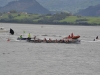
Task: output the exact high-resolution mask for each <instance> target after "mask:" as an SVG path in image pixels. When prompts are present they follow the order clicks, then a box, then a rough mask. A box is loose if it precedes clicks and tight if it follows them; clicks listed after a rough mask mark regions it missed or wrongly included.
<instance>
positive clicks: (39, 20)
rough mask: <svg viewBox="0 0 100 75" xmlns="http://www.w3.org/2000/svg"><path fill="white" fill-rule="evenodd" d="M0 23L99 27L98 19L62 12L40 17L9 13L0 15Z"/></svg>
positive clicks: (99, 18) (14, 12)
mask: <svg viewBox="0 0 100 75" xmlns="http://www.w3.org/2000/svg"><path fill="white" fill-rule="evenodd" d="M0 22H4V23H31V24H60V25H100V17H84V16H74V15H72V14H70V13H64V12H61V13H56V14H53V15H52V14H47V15H40V14H27V13H18V12H16V11H10V12H9V13H0Z"/></svg>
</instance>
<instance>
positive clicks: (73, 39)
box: [17, 33, 80, 43]
mask: <svg viewBox="0 0 100 75" xmlns="http://www.w3.org/2000/svg"><path fill="white" fill-rule="evenodd" d="M78 38H80V36H79V35H78V36H74V35H73V33H72V34H71V36H70V35H69V36H68V37H65V38H63V39H59V40H58V39H55V40H52V39H48V40H47V39H46V38H44V39H43V40H42V39H37V38H36V36H35V38H17V40H26V41H27V42H32V43H80V40H79V39H78Z"/></svg>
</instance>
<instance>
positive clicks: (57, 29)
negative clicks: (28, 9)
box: [0, 23, 100, 75]
mask: <svg viewBox="0 0 100 75" xmlns="http://www.w3.org/2000/svg"><path fill="white" fill-rule="evenodd" d="M0 26H1V27H5V29H8V30H9V28H12V29H13V30H14V31H15V35H13V36H12V35H9V33H0V75H100V49H99V47H100V41H93V39H94V38H95V37H96V36H100V27H99V26H65V25H35V24H8V23H1V24H0ZM23 31H25V33H23ZM72 32H73V33H74V35H80V36H81V37H80V40H81V44H61V43H58V44H57V43H56V44H55V43H54V44H53V43H28V42H26V41H16V38H17V37H19V35H21V34H22V35H23V36H24V37H27V35H28V33H31V36H32V37H34V36H35V35H36V36H37V37H38V38H41V39H43V38H44V37H46V38H49V37H50V38H52V39H55V38H57V39H60V38H63V37H65V36H67V35H69V34H70V33H72ZM43 35H46V36H43ZM8 37H9V38H12V39H13V40H14V41H7V38H8Z"/></svg>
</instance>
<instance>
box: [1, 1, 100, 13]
mask: <svg viewBox="0 0 100 75" xmlns="http://www.w3.org/2000/svg"><path fill="white" fill-rule="evenodd" d="M10 1H18V0H0V6H4V5H5V4H7V3H8V2H10ZM36 1H38V2H39V3H40V4H41V5H42V6H43V7H45V8H47V9H48V10H50V11H69V12H72V13H75V12H77V11H78V10H80V9H85V8H87V7H89V6H94V5H97V4H99V3H100V0H36Z"/></svg>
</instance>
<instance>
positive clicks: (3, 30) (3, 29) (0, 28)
mask: <svg viewBox="0 0 100 75" xmlns="http://www.w3.org/2000/svg"><path fill="white" fill-rule="evenodd" d="M3 32H9V30H6V29H5V28H4V27H0V33H3Z"/></svg>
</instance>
